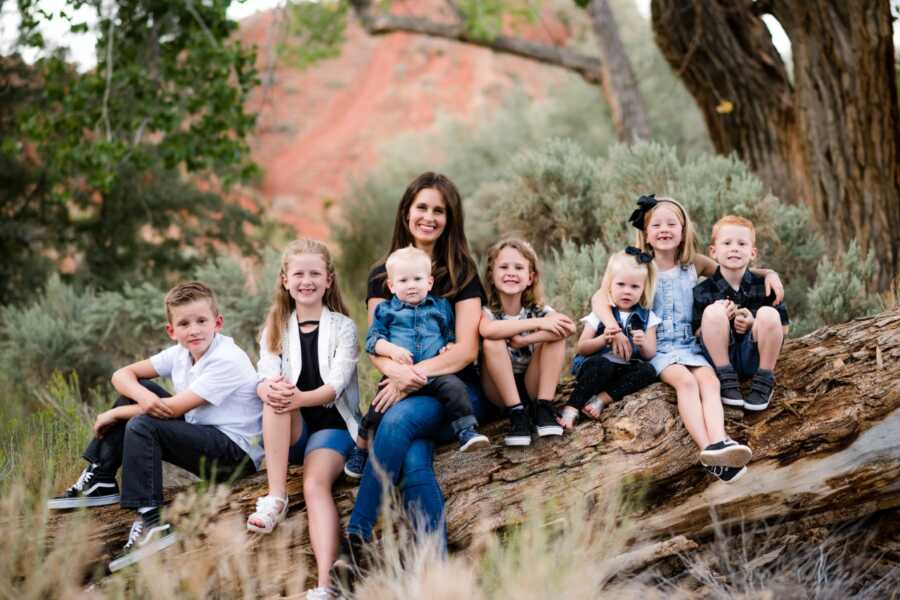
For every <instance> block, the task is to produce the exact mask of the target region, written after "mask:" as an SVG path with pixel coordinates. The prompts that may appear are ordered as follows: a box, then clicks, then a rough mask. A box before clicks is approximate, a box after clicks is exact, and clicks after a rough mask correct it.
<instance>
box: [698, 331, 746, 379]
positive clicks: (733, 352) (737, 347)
mask: <svg viewBox="0 0 900 600" xmlns="http://www.w3.org/2000/svg"><path fill="white" fill-rule="evenodd" d="M729 336H730V337H729V340H728V361H729V362H730V363H731V366H732V367H734V370H735V371H737V375H738V379H741V380H744V379H750V378H752V377H753V376H754V375H756V372H757V371H758V370H759V349H758V348H757V345H756V342H755V341H754V340H753V333H752V332H750V331H748V332H747V333H745V334H744V335H737V334H736V333H735V332H734V330H733V329H730V333H729ZM700 347H701V348H702V349H703V356H705V357H706V358H707V359H708V360H709V362H710V364H713V360H712V357H711V356H710V355H709V352H708V351H707V350H706V346H705V345H704V344H703V339H702V338H701V339H700Z"/></svg>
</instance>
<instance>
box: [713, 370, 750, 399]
mask: <svg viewBox="0 0 900 600" xmlns="http://www.w3.org/2000/svg"><path fill="white" fill-rule="evenodd" d="M716 377H718V378H719V389H720V390H721V394H722V404H724V405H726V406H734V407H736V408H744V406H745V402H744V397H743V396H742V395H741V385H740V383H739V382H738V376H737V371H735V370H734V367H732V366H731V365H726V366H724V367H716Z"/></svg>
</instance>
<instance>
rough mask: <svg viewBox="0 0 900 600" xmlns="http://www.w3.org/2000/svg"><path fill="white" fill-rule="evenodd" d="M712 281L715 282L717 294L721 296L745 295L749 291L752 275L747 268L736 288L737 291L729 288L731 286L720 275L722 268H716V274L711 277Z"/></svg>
mask: <svg viewBox="0 0 900 600" xmlns="http://www.w3.org/2000/svg"><path fill="white" fill-rule="evenodd" d="M712 279H713V281H715V282H716V287H717V288H718V290H719V292H720V293H723V294H735V293H741V294H746V293H747V292H748V291H749V290H750V286H751V285H752V284H753V274H752V273H750V268H749V267H748V268H747V270H746V271H744V275H743V277H741V283H740V285H739V286H738V289H737V290H735V289H734V288H733V287H731V284H730V283H728V281H727V280H726V279H725V277H724V276H723V275H722V267H716V272H715V274H714V275H713V276H712Z"/></svg>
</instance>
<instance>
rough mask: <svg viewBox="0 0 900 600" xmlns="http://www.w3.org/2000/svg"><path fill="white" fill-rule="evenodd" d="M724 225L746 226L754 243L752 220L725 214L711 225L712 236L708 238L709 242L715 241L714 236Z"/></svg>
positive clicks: (754, 233)
mask: <svg viewBox="0 0 900 600" xmlns="http://www.w3.org/2000/svg"><path fill="white" fill-rule="evenodd" d="M726 225H735V226H737V227H746V228H747V229H749V230H750V239H751V240H753V243H754V244H755V243H756V227H754V226H753V221H751V220H750V219H745V218H744V217H739V216H737V215H725V216H724V217H722V218H721V219H719V220H718V221H716V224H715V225H713V228H712V237H711V238H710V240H709V243H710V244H715V243H716V236H717V235H719V230H720V229H722V227H725V226H726Z"/></svg>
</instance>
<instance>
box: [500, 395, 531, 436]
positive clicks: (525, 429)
mask: <svg viewBox="0 0 900 600" xmlns="http://www.w3.org/2000/svg"><path fill="white" fill-rule="evenodd" d="M508 414H509V429H508V430H507V431H506V435H505V436H504V437H503V443H504V444H506V445H507V446H530V445H531V417H529V416H528V411H527V410H526V409H525V407H524V406H522V405H521V404H519V405H518V406H515V407H513V408H511V409H508Z"/></svg>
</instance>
